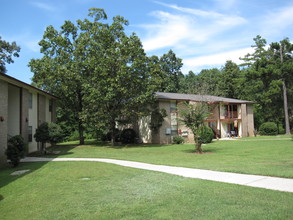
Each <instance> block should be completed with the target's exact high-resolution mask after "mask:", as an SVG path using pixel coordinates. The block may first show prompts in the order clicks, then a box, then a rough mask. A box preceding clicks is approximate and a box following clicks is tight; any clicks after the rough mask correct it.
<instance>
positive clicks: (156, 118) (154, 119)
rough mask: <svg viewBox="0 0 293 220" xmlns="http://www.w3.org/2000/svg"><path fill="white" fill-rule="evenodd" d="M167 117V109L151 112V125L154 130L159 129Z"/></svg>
mask: <svg viewBox="0 0 293 220" xmlns="http://www.w3.org/2000/svg"><path fill="white" fill-rule="evenodd" d="M165 117H167V112H166V110H165V109H160V110H158V109H155V110H153V111H152V113H151V122H150V124H149V127H150V128H151V129H153V130H154V131H158V129H159V128H160V127H161V126H162V123H163V121H164V118H165Z"/></svg>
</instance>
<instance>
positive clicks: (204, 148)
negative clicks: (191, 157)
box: [182, 142, 221, 154]
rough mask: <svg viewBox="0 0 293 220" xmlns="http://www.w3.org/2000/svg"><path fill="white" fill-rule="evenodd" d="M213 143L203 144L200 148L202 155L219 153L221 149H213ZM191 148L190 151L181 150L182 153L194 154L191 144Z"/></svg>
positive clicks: (194, 150) (193, 146)
mask: <svg viewBox="0 0 293 220" xmlns="http://www.w3.org/2000/svg"><path fill="white" fill-rule="evenodd" d="M214 143H215V142H211V143H209V144H203V145H202V146H201V148H202V152H203V154H206V153H216V152H219V151H220V150H221V149H220V148H216V147H213V146H214V145H213V144H214ZM191 146H192V147H191V148H190V149H187V150H182V152H185V153H196V149H195V144H191Z"/></svg>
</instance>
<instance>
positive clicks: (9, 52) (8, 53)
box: [0, 36, 20, 73]
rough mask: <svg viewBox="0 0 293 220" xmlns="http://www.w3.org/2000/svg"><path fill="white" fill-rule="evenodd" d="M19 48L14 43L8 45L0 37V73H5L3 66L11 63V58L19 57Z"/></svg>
mask: <svg viewBox="0 0 293 220" xmlns="http://www.w3.org/2000/svg"><path fill="white" fill-rule="evenodd" d="M19 52H20V47H19V46H17V45H16V43H15V42H12V43H9V42H7V41H5V40H2V38H1V36H0V73H6V67H5V64H9V63H13V62H14V61H13V58H12V57H19Z"/></svg>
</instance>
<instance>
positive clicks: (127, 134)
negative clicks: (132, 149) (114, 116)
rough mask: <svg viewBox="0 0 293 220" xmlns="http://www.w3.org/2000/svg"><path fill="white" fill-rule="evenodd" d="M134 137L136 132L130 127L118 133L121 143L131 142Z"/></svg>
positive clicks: (133, 141) (133, 140)
mask: <svg viewBox="0 0 293 220" xmlns="http://www.w3.org/2000/svg"><path fill="white" fill-rule="evenodd" d="M136 138H137V134H136V132H135V131H134V130H133V129H132V128H127V129H124V130H123V131H122V132H121V135H120V141H121V142H122V143H123V144H133V143H135V139H136Z"/></svg>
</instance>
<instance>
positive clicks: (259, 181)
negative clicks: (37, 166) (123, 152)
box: [21, 157, 293, 192]
mask: <svg viewBox="0 0 293 220" xmlns="http://www.w3.org/2000/svg"><path fill="white" fill-rule="evenodd" d="M50 161H92V162H104V163H111V164H116V165H120V166H125V167H132V168H138V169H144V170H152V171H158V172H163V173H169V174H173V175H178V176H183V177H188V178H194V179H204V180H211V181H217V182H224V183H232V184H239V185H244V186H251V187H258V188H264V189H271V190H278V191H283V192H293V179H287V178H279V177H270V176H259V175H249V174H238V173H229V172H221V171H212V170H202V169H194V168H184V167H174V166H165V165H154V164H148V163H141V162H134V161H126V160H115V159H102V158H41V157H26V158H24V159H22V160H21V162H50Z"/></svg>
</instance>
